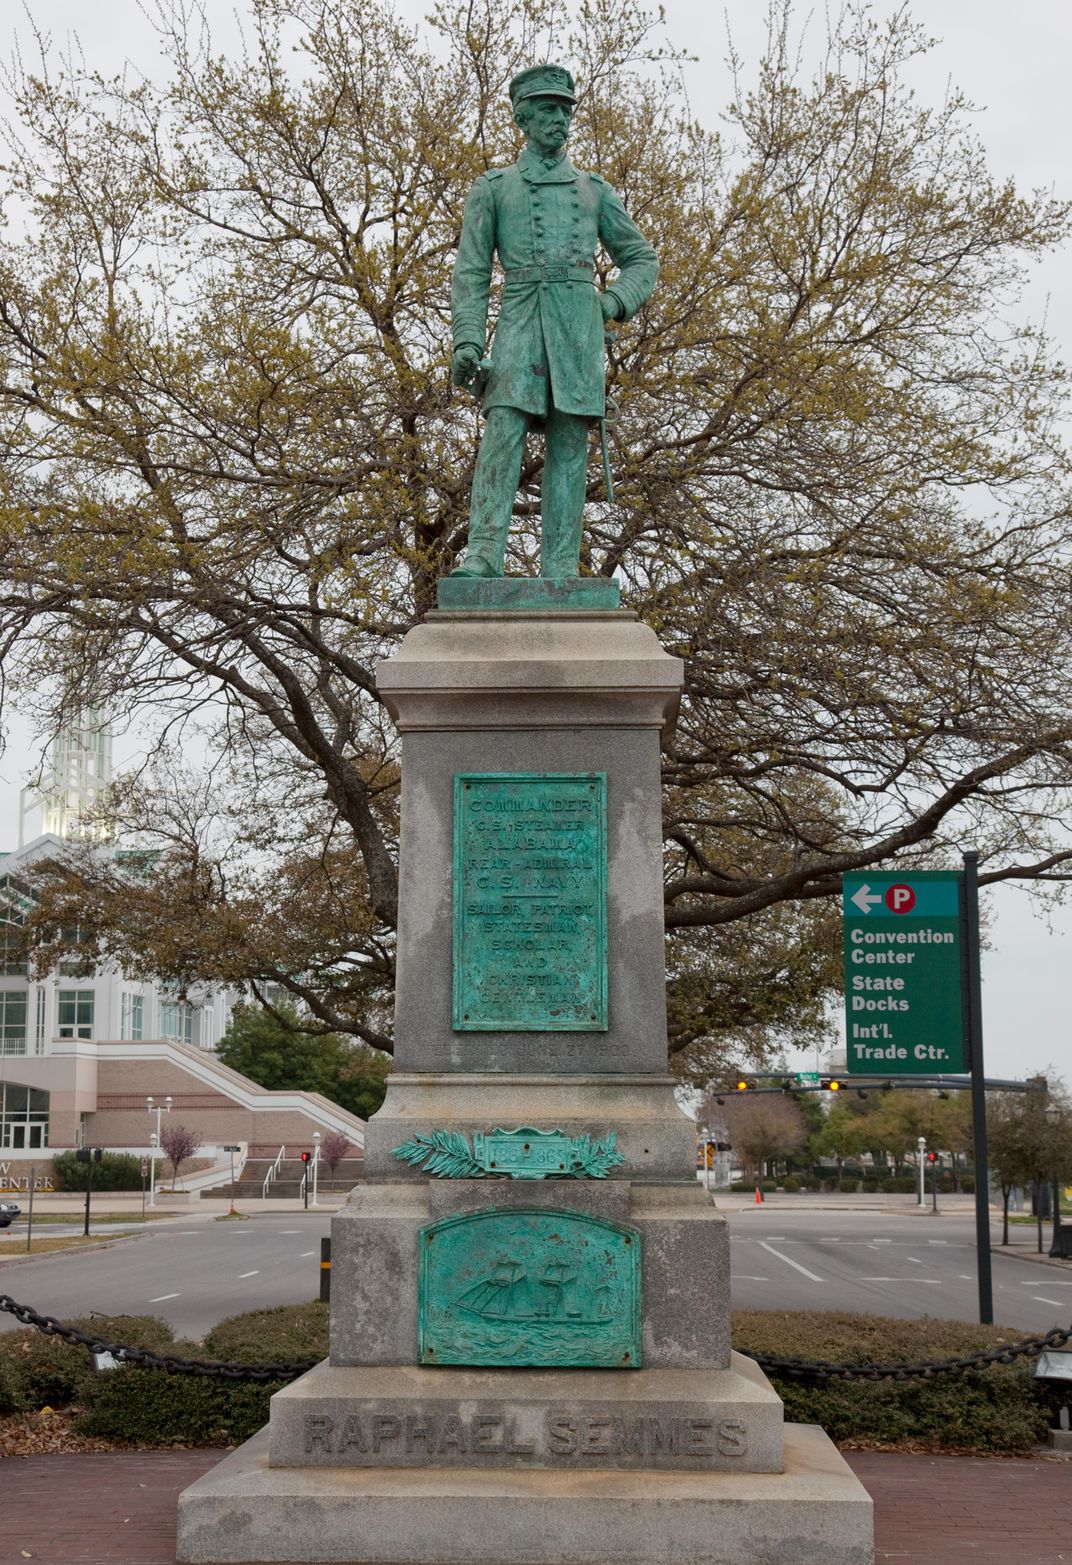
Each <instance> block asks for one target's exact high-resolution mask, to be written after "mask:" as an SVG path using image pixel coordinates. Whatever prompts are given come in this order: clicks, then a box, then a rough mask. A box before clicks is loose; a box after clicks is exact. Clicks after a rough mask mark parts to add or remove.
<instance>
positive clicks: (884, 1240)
mask: <svg viewBox="0 0 1072 1565" xmlns="http://www.w3.org/2000/svg"><path fill="white" fill-rule="evenodd" d="M874 1243H875V1244H892V1243H893V1240H892V1239H876V1240H874Z"/></svg>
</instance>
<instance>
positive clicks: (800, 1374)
mask: <svg viewBox="0 0 1072 1565" xmlns="http://www.w3.org/2000/svg"><path fill="white" fill-rule="evenodd" d="M1070 1339H1072V1327H1070V1328H1069V1330H1068V1331H1062V1330H1061V1329H1060V1328H1059V1327H1054V1329H1053V1330H1052V1331H1048V1332H1047V1333H1046V1335H1045V1336H1044V1337H1025V1339H1024V1340H1023V1342H1016V1343H1013V1344H1011V1345H1010V1346H1009V1347H1004V1348H990V1349H989V1350H988V1351H987V1352H986V1353H972V1354H969V1355H968V1357H966V1358H959V1359H932V1360H931V1361H930V1362H929V1363H924V1364H833V1363H831V1362H830V1361H829V1360H827V1359H819V1360H817V1361H816V1362H815V1363H811V1362H809V1361H808V1360H807V1359H796V1358H776V1357H775V1356H774V1355H773V1354H770V1353H749V1352H748V1350H747V1348H742V1349H741V1352H742V1353H743V1354H744V1356H745V1358H750V1359H754V1360H755V1362H756V1363H757V1364H758V1365H759V1366H760V1368H761V1369H765V1370H768V1371H769V1372H770V1373H771V1374H772V1375H781V1376H782V1377H783V1378H785V1379H790V1380H818V1381H823V1380H933V1379H934V1377H935V1376H936V1375H964V1374H967V1373H968V1372H969V1371H971V1370H975V1369H987V1368H988V1367H989V1366H990V1365H991V1364H1015V1362H1016V1360H1017V1359H1019V1358H1037V1357H1038V1356H1039V1354H1040V1353H1045V1352H1046V1350H1047V1349H1048V1348H1060V1347H1063V1346H1064V1344H1065V1343H1066V1342H1068V1341H1069V1340H1070Z"/></svg>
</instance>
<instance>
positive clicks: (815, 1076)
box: [796, 1071, 820, 1087]
mask: <svg viewBox="0 0 1072 1565" xmlns="http://www.w3.org/2000/svg"><path fill="white" fill-rule="evenodd" d="M819 1081H820V1076H819V1072H818V1071H797V1074H796V1083H797V1086H798V1087H817V1086H818V1085H819Z"/></svg>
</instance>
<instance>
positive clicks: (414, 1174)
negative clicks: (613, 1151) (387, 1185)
mask: <svg viewBox="0 0 1072 1565" xmlns="http://www.w3.org/2000/svg"><path fill="white" fill-rule="evenodd" d="M676 1087H677V1082H676V1081H675V1080H674V1078H673V1077H672V1076H666V1075H663V1076H641V1075H618V1074H615V1075H610V1074H608V1075H603V1076H597V1075H592V1074H589V1073H585V1074H581V1075H575V1076H567V1077H561V1076H557V1077H556V1076H537V1075H516V1074H513V1073H511V1074H505V1073H496V1072H492V1071H468V1072H464V1073H462V1072H457V1073H452V1072H449V1071H436V1072H432V1071H423V1072H416V1071H397V1072H394V1073H392V1074H391V1075H390V1076H388V1078H387V1096H386V1097H385V1098H384V1101H383V1103H382V1104H381V1106H380V1108H379V1109H377V1111H376V1113H375V1114H374V1115H373V1116H372V1118H371V1119H370V1120H369V1122H368V1126H367V1128H366V1130H365V1174H366V1176H367V1177H369V1178H376V1177H378V1176H379V1177H382V1178H386V1179H413V1180H421V1181H427V1178H428V1175H427V1174H426V1173H425V1172H424V1170H423V1169H421V1168H412V1167H410V1165H409V1164H408V1163H404V1162H402V1161H400V1160H399V1159H398V1158H397V1157H395V1156H394V1155H393V1148H394V1147H397V1146H399V1145H400V1144H401V1143H402V1142H403V1141H408V1140H410V1139H411V1138H412V1137H413V1136H418V1135H420V1136H427V1135H429V1134H430V1133H431V1132H432V1131H433V1130H438V1129H440V1128H442V1127H443V1126H449V1128H450V1129H451V1130H461V1131H464V1132H465V1134H466V1135H468V1136H472V1135H473V1134H474V1133H475V1132H477V1131H483V1132H484V1133H485V1134H487V1133H489V1132H491V1131H494V1130H500V1129H501V1130H514V1129H516V1128H517V1126H519V1125H535V1126H538V1127H539V1128H540V1129H544V1130H563V1131H565V1132H566V1134H567V1135H570V1136H592V1137H594V1138H598V1137H600V1136H605V1135H606V1133H607V1131H608V1130H613V1131H614V1132H615V1135H616V1137H617V1144H618V1151H619V1152H620V1153H621V1154H622V1156H623V1157H624V1158H625V1163H624V1164H623V1165H622V1167H621V1168H620V1169H617V1170H615V1178H628V1179H680V1178H681V1177H682V1173H683V1172H687V1170H688V1169H689V1168H691V1166H692V1163H693V1160H694V1157H695V1148H696V1126H695V1124H694V1123H693V1121H692V1120H691V1119H689V1118H688V1116H687V1115H685V1114H683V1113H682V1112H681V1109H680V1107H679V1106H678V1101H677V1097H676V1096H675V1088H676Z"/></svg>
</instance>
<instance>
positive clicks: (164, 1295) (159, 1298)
mask: <svg viewBox="0 0 1072 1565" xmlns="http://www.w3.org/2000/svg"><path fill="white" fill-rule="evenodd" d="M181 1298H182V1294H181V1293H159V1294H157V1296H156V1298H155V1299H150V1300H149V1303H150V1304H163V1302H164V1300H165V1299H181Z"/></svg>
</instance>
